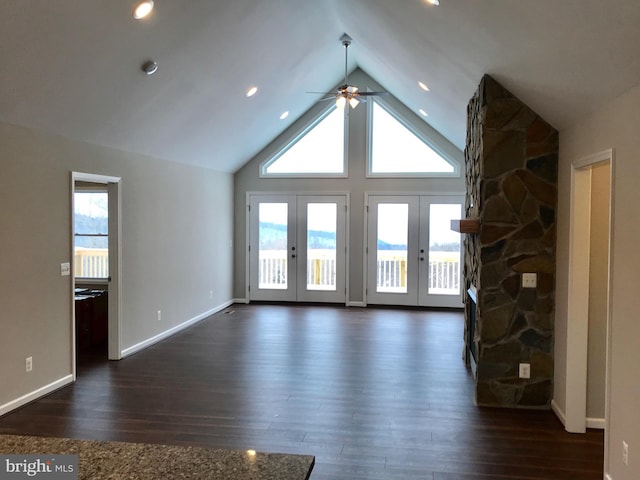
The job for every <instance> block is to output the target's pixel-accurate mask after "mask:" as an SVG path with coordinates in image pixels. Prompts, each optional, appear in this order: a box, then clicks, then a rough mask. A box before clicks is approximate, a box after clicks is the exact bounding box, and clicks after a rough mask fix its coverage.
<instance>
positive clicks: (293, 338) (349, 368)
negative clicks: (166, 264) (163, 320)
mask: <svg viewBox="0 0 640 480" xmlns="http://www.w3.org/2000/svg"><path fill="white" fill-rule="evenodd" d="M462 329H463V320H462V314H461V313H458V312H452V311H445V312H437V311H424V310H394V309H374V308H368V309H357V308H352V309H346V308H341V307H333V306H302V305H301V306H297V305H294V306H283V305H234V306H233V307H230V308H229V309H228V310H227V311H226V312H224V313H223V312H221V313H219V314H217V315H215V316H213V317H211V318H210V319H207V320H205V321H203V322H200V323H199V324H197V325H195V326H193V327H191V328H190V329H188V330H186V331H183V332H181V333H179V334H177V335H175V336H173V337H171V338H170V339H168V340H166V341H164V342H162V343H160V344H158V345H155V346H153V347H151V348H148V349H147V350H145V351H143V352H140V353H138V354H136V355H133V356H131V357H129V358H126V359H124V360H121V361H119V362H106V361H93V362H92V361H90V358H88V359H85V360H87V361H86V363H85V364H83V365H81V366H80V367H79V370H78V380H77V382H76V384H74V385H72V386H69V387H66V388H64V389H61V390H59V391H57V392H55V393H53V394H51V395H49V396H47V397H45V398H43V399H40V400H38V401H36V402H34V403H31V404H30V405H27V406H25V407H23V408H21V409H19V410H17V411H15V412H12V413H10V414H8V415H5V416H4V417H2V418H0V433H11V434H30V435H44V436H65V437H71V438H78V439H99V440H120V441H133V442H147V443H167V444H177V445H196V446H210V447H215V448H229V449H248V448H253V449H256V450H260V451H270V452H287V453H305V454H312V455H315V456H316V466H315V469H314V471H313V473H312V475H311V480H334V479H348V480H361V479H368V480H378V479H391V480H417V479H420V480H425V479H428V480H453V479H456V480H497V479H501V480H505V479H514V480H515V479H518V480H525V479H526V480H533V479H537V480H540V479H547V480H548V479H554V480H564V479H580V480H601V479H602V476H603V473H602V463H603V434H602V432H600V431H589V432H588V433H587V434H585V435H572V434H569V433H566V432H565V431H564V429H563V428H562V425H561V424H560V422H559V421H558V420H557V419H556V417H555V415H554V414H553V413H551V412H547V411H524V410H505V409H487V408H478V407H476V406H475V405H474V404H473V382H472V378H471V374H470V372H469V371H468V370H467V369H466V368H465V366H464V363H463V362H462V360H461V352H462Z"/></svg>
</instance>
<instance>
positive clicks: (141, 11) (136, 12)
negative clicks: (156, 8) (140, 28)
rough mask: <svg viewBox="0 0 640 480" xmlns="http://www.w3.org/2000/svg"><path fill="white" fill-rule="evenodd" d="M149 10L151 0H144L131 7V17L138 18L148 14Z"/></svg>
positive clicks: (151, 8) (150, 8) (151, 6)
mask: <svg viewBox="0 0 640 480" xmlns="http://www.w3.org/2000/svg"><path fill="white" fill-rule="evenodd" d="M151 10H153V0H144V1H143V2H140V3H138V5H136V7H135V8H134V9H133V18H135V19H136V20H140V19H141V18H144V17H146V16H147V15H149V14H150V13H151Z"/></svg>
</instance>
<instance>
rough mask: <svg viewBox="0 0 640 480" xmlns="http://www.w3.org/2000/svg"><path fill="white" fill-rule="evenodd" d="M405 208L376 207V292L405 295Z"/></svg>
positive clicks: (404, 205) (407, 231)
mask: <svg viewBox="0 0 640 480" xmlns="http://www.w3.org/2000/svg"><path fill="white" fill-rule="evenodd" d="M408 238H409V205H408V204H406V203H381V204H379V205H378V232H377V280H376V291H377V292H392V293H406V292H407V245H408Z"/></svg>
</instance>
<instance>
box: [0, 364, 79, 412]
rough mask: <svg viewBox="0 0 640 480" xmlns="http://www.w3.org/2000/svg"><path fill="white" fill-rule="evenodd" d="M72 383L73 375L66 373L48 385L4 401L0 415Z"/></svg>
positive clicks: (0, 408) (0, 406)
mask: <svg viewBox="0 0 640 480" xmlns="http://www.w3.org/2000/svg"><path fill="white" fill-rule="evenodd" d="M70 383H73V375H71V374H69V375H66V376H64V377H62V378H60V379H58V380H56V381H55V382H51V383H50V384H49V385H45V386H44V387H40V388H38V389H37V390H34V391H33V392H30V393H27V394H26V395H23V396H21V397H19V398H16V399H15V400H11V401H10V402H7V403H5V404H4V405H0V416H2V415H4V414H5V413H9V412H10V411H12V410H15V409H16V408H20V407H21V406H23V405H26V404H27V403H29V402H33V401H34V400H37V399H39V398H40V397H44V396H45V395H47V394H49V393H51V392H54V391H56V390H58V389H59V388H62V387H64V386H67V385H69V384H70Z"/></svg>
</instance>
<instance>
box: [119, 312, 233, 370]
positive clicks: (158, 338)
mask: <svg viewBox="0 0 640 480" xmlns="http://www.w3.org/2000/svg"><path fill="white" fill-rule="evenodd" d="M233 303H234V301H233V300H229V301H228V302H225V303H223V304H221V305H218V306H217V307H214V308H212V309H211V310H209V311H206V312H204V313H201V314H200V315H197V316H195V317H193V318H191V319H189V320H187V321H186V322H183V323H181V324H180V325H176V326H175V327H171V328H170V329H169V330H165V331H164V332H162V333H159V334H158V335H154V336H153V337H151V338H148V339H146V340H144V341H142V342H140V343H136V344H135V345H132V346H130V347H127V348H125V349H124V350H122V352H121V355H122V358H125V357H128V356H130V355H133V354H134V353H138V352H139V351H141V350H144V349H145V348H148V347H150V346H151V345H154V344H156V343H158V342H161V341H162V340H164V339H166V338H169V337H170V336H171V335H175V334H176V333H178V332H180V331H181V330H184V329H185V328H188V327H190V326H191V325H193V324H194V323H198V322H199V321H201V320H204V319H205V318H207V317H209V316H211V315H213V314H214V313H218V312H219V311H220V310H224V309H225V308H227V307H228V306H229V305H232V304H233Z"/></svg>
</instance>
